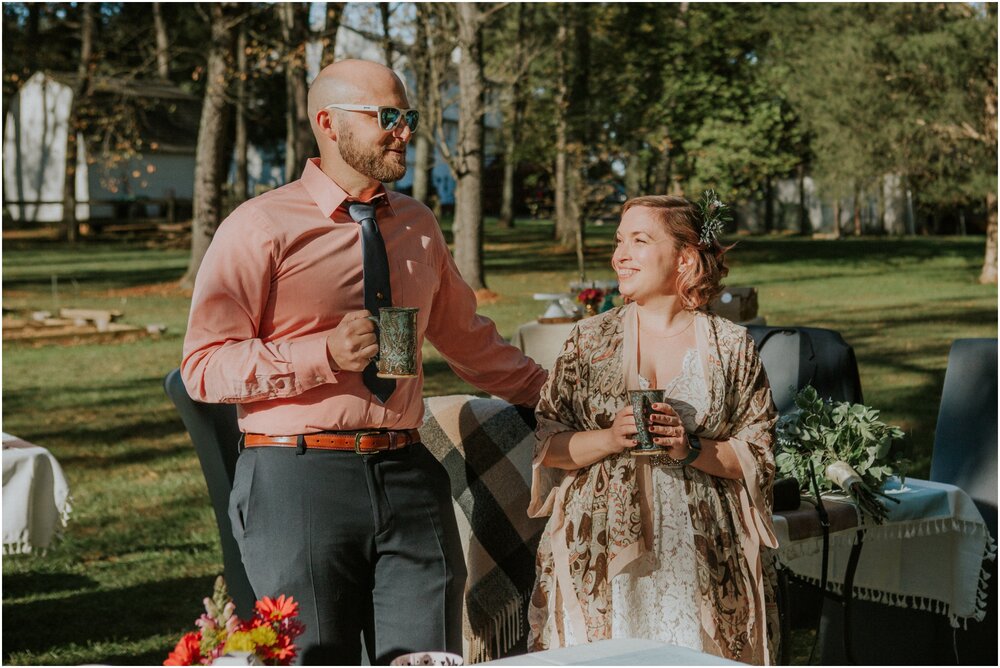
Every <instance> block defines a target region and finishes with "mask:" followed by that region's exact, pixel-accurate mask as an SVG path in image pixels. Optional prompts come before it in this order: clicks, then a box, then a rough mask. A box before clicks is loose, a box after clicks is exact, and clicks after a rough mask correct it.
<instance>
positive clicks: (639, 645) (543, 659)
mask: <svg viewBox="0 0 1000 668" xmlns="http://www.w3.org/2000/svg"><path fill="white" fill-rule="evenodd" d="M481 665H484V666H742V665H744V664H742V663H739V662H737V661H730V660H728V659H723V658H722V657H719V656H715V655H714V654H708V653H706V652H698V651H696V650H693V649H688V648H687V647H678V646H677V645H669V644H667V643H664V642H659V641H657V640H641V639H614V640H598V641H597V642H592V643H586V644H582V645H574V646H572V647H560V648H557V649H549V650H545V651H544V652H531V653H529V654H521V655H518V656H510V657H507V658H505V659H499V660H497V661H487V662H486V663H483V664H481Z"/></svg>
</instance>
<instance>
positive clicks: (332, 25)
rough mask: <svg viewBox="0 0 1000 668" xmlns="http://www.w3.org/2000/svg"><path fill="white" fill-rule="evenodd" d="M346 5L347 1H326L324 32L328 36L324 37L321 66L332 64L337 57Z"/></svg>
mask: <svg viewBox="0 0 1000 668" xmlns="http://www.w3.org/2000/svg"><path fill="white" fill-rule="evenodd" d="M346 5H347V3H346V2H328V3H326V25H325V26H324V27H323V32H324V34H325V35H326V36H325V37H323V55H322V57H321V58H320V67H321V68H322V67H326V66H327V65H332V64H333V61H334V60H335V59H336V57H337V55H336V51H337V31H338V30H340V19H341V17H342V16H343V15H344V7H345V6H346Z"/></svg>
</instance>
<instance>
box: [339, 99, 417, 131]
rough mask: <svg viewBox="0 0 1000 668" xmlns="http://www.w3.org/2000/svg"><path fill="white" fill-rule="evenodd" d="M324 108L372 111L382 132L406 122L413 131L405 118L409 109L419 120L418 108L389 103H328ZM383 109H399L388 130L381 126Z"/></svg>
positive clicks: (392, 129) (393, 129)
mask: <svg viewBox="0 0 1000 668" xmlns="http://www.w3.org/2000/svg"><path fill="white" fill-rule="evenodd" d="M323 108H324V109H340V110H341V111H374V112H375V120H376V122H378V124H379V126H378V127H379V130H381V131H382V132H393V131H395V129H396V128H397V127H398V126H399V124H400V123H406V127H408V128H410V132H413V131H414V130H413V128H412V127H410V123H409V122H408V121H407V120H406V113H407V112H409V111H415V112H417V122H418V123H419V122H420V110H419V109H413V108H409V109H403V108H402V107H395V106H393V105H391V104H382V105H377V104H328V105H326V106H325V107H323ZM383 109H397V110H399V120H398V121H396V125H394V126H392V127H391V128H389V129H388V130H387V129H386V128H383V127H382V110H383Z"/></svg>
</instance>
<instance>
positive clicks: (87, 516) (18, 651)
mask: <svg viewBox="0 0 1000 668" xmlns="http://www.w3.org/2000/svg"><path fill="white" fill-rule="evenodd" d="M550 232H551V227H550V225H549V224H548V223H545V222H538V221H519V222H518V227H517V228H516V229H514V230H512V231H507V230H499V229H497V228H495V227H489V228H488V229H487V235H486V243H487V255H486V275H487V282H488V283H489V287H490V289H491V290H493V291H494V292H495V293H497V295H498V297H497V299H496V300H495V301H492V302H491V303H488V304H485V305H484V306H482V308H481V312H483V313H485V314H486V315H488V316H490V317H491V318H493V319H494V320H495V321H496V322H497V325H498V327H499V329H500V332H501V334H503V335H504V336H506V337H508V338H509V337H510V336H511V335H512V334H513V333H514V331H515V330H516V328H517V326H518V325H520V324H521V323H524V322H526V321H528V320H530V319H532V318H534V317H536V316H537V315H539V314H540V312H541V310H542V309H543V307H544V304H542V303H540V302H535V301H533V300H532V293H534V292H548V291H551V290H553V289H562V288H563V287H564V286H566V284H567V283H568V282H569V281H570V280H574V279H575V278H576V269H575V266H576V261H575V256H574V255H573V254H572V253H567V252H559V251H557V250H554V249H553V248H552V247H551V244H550V242H549V241H548V237H549V234H550ZM588 232H589V234H590V240H589V244H590V248H589V249H588V254H587V260H588V272H587V273H588V277H589V278H595V279H605V278H611V277H612V274H611V270H610V266H609V261H608V258H609V256H610V250H611V236H612V234H613V232H614V230H613V227H612V226H603V227H594V228H591V229H590V230H588ZM982 256H983V239H982V238H981V237H974V238H930V239H924V238H918V239H906V240H882V239H860V240H854V239H851V240H844V241H811V240H803V239H796V238H746V239H744V240H742V241H741V242H740V245H739V246H738V247H737V248H736V249H735V250H734V251H733V252H732V254H731V259H732V273H731V275H730V277H729V280H728V283H729V284H730V285H755V286H757V287H758V289H759V290H760V313H761V315H763V316H765V317H766V318H767V321H768V323H769V324H772V325H775V324H781V325H812V326H819V327H829V328H832V329H836V330H838V331H840V332H841V333H842V334H843V335H844V338H845V339H847V341H848V342H849V343H851V344H852V345H853V346H854V347H855V350H856V352H857V355H858V361H859V364H860V368H861V379H862V385H863V388H864V393H865V399H866V402H867V403H869V404H871V405H873V406H875V407H877V408H880V409H881V410H882V412H883V417H884V418H885V419H886V420H887V421H889V422H891V423H894V424H898V425H900V426H901V427H903V429H904V430H905V431H906V433H907V438H908V447H909V448H910V453H911V458H912V459H913V461H914V468H913V470H912V471H911V474H912V475H915V476H917V477H926V476H927V474H928V471H929V464H930V452H931V447H932V443H933V434H934V427H935V420H936V415H937V409H938V403H939V401H940V392H941V387H942V384H943V379H944V371H945V366H946V364H947V356H948V349H949V346H950V344H951V341H952V340H953V339H956V338H962V337H981V336H986V337H995V336H996V335H997V289H996V287H995V286H980V285H977V284H976V282H975V281H976V277H977V276H978V274H979V270H980V267H981V264H982ZM186 260H187V256H186V252H184V251H176V250H155V249H146V248H142V247H140V246H138V245H101V246H96V245H83V246H81V247H79V248H78V249H70V248H67V247H65V246H62V245H56V244H35V245H30V244H16V243H13V242H7V243H5V244H4V247H3V305H4V307H5V308H6V309H33V310H34V309H46V310H55V309H57V308H58V307H60V306H62V307H95V308H97V307H100V308H115V309H120V310H122V311H124V313H125V316H124V318H123V320H124V321H125V322H128V323H132V324H137V325H145V324H147V323H163V324H165V325H167V327H168V329H167V332H166V334H165V335H163V336H161V337H159V338H157V339H152V338H141V339H138V340H134V341H130V342H123V343H116V344H104V345H94V344H80V345H72V346H49V347H38V348H33V347H29V346H25V345H7V344H5V345H4V347H3V409H4V412H3V418H4V421H3V430H4V431H5V432H8V433H13V434H16V435H18V436H20V437H22V438H24V439H26V440H28V441H32V442H35V443H37V444H39V445H43V446H45V447H47V448H48V449H49V450H51V451H52V453H53V454H54V455H55V456H56V458H57V459H58V460H59V462H60V463H61V464H62V466H63V469H64V471H65V473H66V475H67V478H68V480H69V484H70V489H71V491H72V494H73V501H74V508H73V515H72V519H71V521H70V525H69V527H68V529H67V532H66V536H65V538H64V540H63V541H62V542H61V543H59V544H58V545H57V546H56V547H55V548H54V549H52V550H50V551H49V553H48V554H47V555H45V556H44V557H42V556H38V555H9V556H5V557H4V559H3V616H4V622H5V623H4V625H3V656H2V659H3V662H4V663H6V664H78V663H103V664H158V663H161V662H162V661H163V659H164V658H165V657H166V654H167V652H168V651H169V650H170V649H171V648H172V647H173V644H174V643H175V642H176V640H177V639H178V638H179V637H180V635H181V634H182V633H183V632H184V631H186V630H189V629H191V628H193V622H194V619H195V618H196V617H197V616H198V615H199V614H200V609H201V603H200V601H201V599H202V598H203V597H204V596H208V595H210V594H211V591H212V581H213V579H214V577H215V575H217V574H218V573H219V572H221V568H222V566H221V553H220V550H219V547H218V538H217V532H216V528H215V521H214V517H213V515H212V510H211V507H210V505H209V501H208V496H207V493H206V490H205V483H204V481H203V479H202V477H201V471H200V468H199V466H198V461H197V458H196V456H195V454H194V451H193V449H192V448H191V445H190V442H189V441H188V438H187V435H186V433H185V432H184V429H183V426H182V425H181V422H180V419H179V418H178V417H177V415H176V414H175V412H174V410H173V408H172V406H171V404H170V403H169V401H168V400H167V398H166V396H165V395H164V394H163V391H162V389H161V382H162V378H163V376H164V375H165V374H166V373H167V372H168V371H169V370H170V369H172V368H174V367H176V366H177V365H178V363H179V361H180V351H181V342H182V339H183V334H184V329H185V326H186V320H187V309H188V302H189V299H188V297H187V296H186V295H185V294H184V293H182V292H180V291H179V290H177V289H176V288H174V287H173V284H174V283H175V282H176V281H177V280H178V279H179V278H180V276H181V274H182V273H183V272H184V269H185V266H186ZM425 360H426V363H425V372H426V376H427V381H426V393H427V394H428V395H436V394H450V393H459V392H473V391H474V390H473V388H471V387H469V386H468V385H466V384H464V383H463V382H462V381H460V380H459V379H458V378H457V377H455V376H454V374H452V373H451V371H450V370H449V369H448V367H447V366H446V365H445V364H444V362H443V361H442V360H441V358H440V357H439V356H438V355H437V354H436V353H435V352H434V351H433V350H431V349H429V350H427V351H426V353H425ZM806 651H807V650H806ZM795 654H796V656H798V657H801V656H802V652H801V651H799V650H796V652H795Z"/></svg>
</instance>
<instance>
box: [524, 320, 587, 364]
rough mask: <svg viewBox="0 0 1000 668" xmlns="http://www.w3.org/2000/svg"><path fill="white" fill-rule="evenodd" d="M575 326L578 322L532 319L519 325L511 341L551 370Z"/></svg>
mask: <svg viewBox="0 0 1000 668" xmlns="http://www.w3.org/2000/svg"><path fill="white" fill-rule="evenodd" d="M575 326H576V322H559V323H551V324H550V323H541V322H536V321H531V322H527V323H525V324H523V325H521V326H520V327H518V328H517V332H515V333H514V336H513V338H511V340H510V342H511V344H512V345H513V346H514V347H515V348H518V349H519V350H521V352H523V353H524V354H525V355H527V356H528V357H530V358H531V359H533V360H535V361H536V362H538V364H539V365H541V366H542V367H544V368H546V369H550V370H551V369H552V367H553V366H555V363H556V358H557V357H559V353H560V351H562V347H563V344H564V343H565V342H566V339H568V338H569V335H570V332H572V331H573V328H574V327H575Z"/></svg>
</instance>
